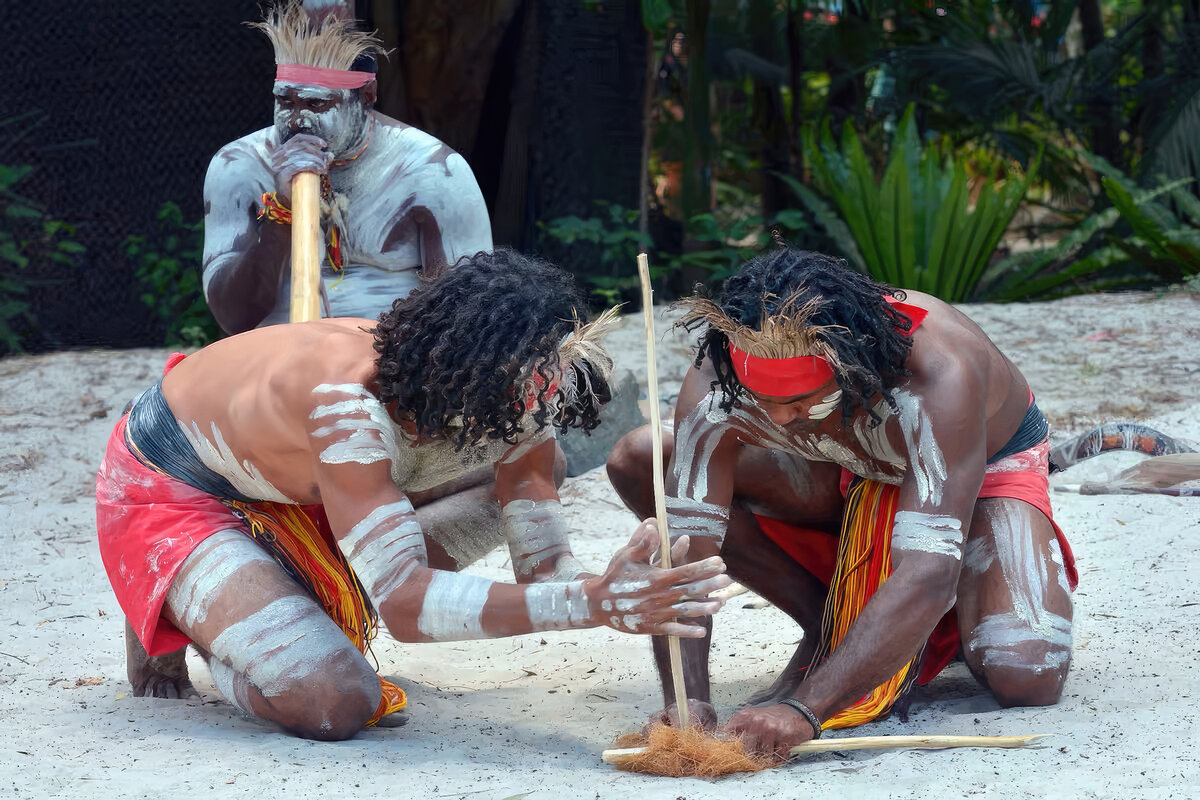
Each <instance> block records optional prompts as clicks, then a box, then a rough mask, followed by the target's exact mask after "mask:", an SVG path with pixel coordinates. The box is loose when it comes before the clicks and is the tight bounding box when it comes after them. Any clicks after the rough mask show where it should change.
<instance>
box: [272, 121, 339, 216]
mask: <svg viewBox="0 0 1200 800" xmlns="http://www.w3.org/2000/svg"><path fill="white" fill-rule="evenodd" d="M328 147H329V143H328V142H326V141H325V140H324V139H322V138H320V137H318V136H313V135H312V134H311V133H297V134H296V135H295V136H293V137H292V138H290V139H288V140H287V141H286V142H284V143H283V144H281V145H280V146H279V147H277V148H276V149H275V152H274V153H272V154H271V171H272V172H274V173H275V196H276V197H277V198H278V199H279V202H281V203H283V204H284V205H286V206H289V207H290V206H291V204H292V179H293V178H295V177H296V175H297V174H299V173H301V172H315V173H316V174H318V175H324V174H325V173H326V172H328V171H329V165H330V164H332V163H333V154H332V153H330V152H329V150H328Z"/></svg>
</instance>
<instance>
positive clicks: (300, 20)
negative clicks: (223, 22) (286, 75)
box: [246, 0, 387, 70]
mask: <svg viewBox="0 0 1200 800" xmlns="http://www.w3.org/2000/svg"><path fill="white" fill-rule="evenodd" d="M246 24H247V25H249V26H250V27H251V28H257V29H258V30H260V31H262V32H263V33H265V34H266V35H267V38H268V39H270V40H271V46H272V47H273V48H274V49H275V63H276V64H301V65H303V66H306V67H316V68H318V69H335V70H349V69H350V68H351V67H352V66H353V65H354V61H355V59H357V58H358V57H359V56H364V55H367V54H370V53H378V54H379V55H382V56H387V51H386V50H384V48H383V44H382V42H380V40H379V37H378V36H376V35H375V34H374V33H365V32H363V31H359V30H356V29H355V27H354V26H355V21H354V20H352V19H340V18H338V17H336V16H334V15H332V14H331V15H329V16H327V17H325V19H324V20H323V21H322V22H321V23H320V24H314V23H313V21H312V20H311V19H310V18H309V16H308V12H306V11H305V10H304V5H303V3H301V2H300V0H289V2H286V3H281V4H278V5H275V6H273V7H272V8H270V9H268V10H267V12H266V14H265V15H264V17H263V21H262V22H247V23H246Z"/></svg>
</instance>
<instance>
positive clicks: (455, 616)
mask: <svg viewBox="0 0 1200 800" xmlns="http://www.w3.org/2000/svg"><path fill="white" fill-rule="evenodd" d="M432 574H433V577H432V578H431V579H430V581H429V588H427V589H426V590H425V602H424V604H423V605H422V606H421V615H420V616H419V617H417V630H419V631H420V632H421V633H422V634H424V635H425V636H428V637H429V638H430V639H432V640H434V641H438V642H451V641H457V640H461V639H482V638H484V637H485V636H486V634H485V633H484V631H483V624H482V622H481V621H480V620H481V618H482V616H483V605H484V603H486V602H487V598H488V592H489V591H490V590H491V588H492V582H491V581H489V580H487V579H485V578H480V577H477V576H475V575H462V574H455V573H452V572H443V571H441V570H434V571H433V573H432Z"/></svg>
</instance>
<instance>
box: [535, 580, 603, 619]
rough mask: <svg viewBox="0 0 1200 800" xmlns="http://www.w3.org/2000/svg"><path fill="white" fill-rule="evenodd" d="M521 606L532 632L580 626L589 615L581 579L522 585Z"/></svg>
mask: <svg viewBox="0 0 1200 800" xmlns="http://www.w3.org/2000/svg"><path fill="white" fill-rule="evenodd" d="M525 609H526V610H527V611H528V612H529V621H530V622H531V623H532V624H533V629H534V630H535V631H552V630H566V629H568V628H577V627H583V626H584V625H586V623H587V621H588V616H589V612H588V601H587V593H586V592H585V591H584V589H583V581H573V582H571V583H535V584H532V585H530V586H526V587H525Z"/></svg>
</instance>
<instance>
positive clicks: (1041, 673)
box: [983, 664, 1067, 708]
mask: <svg viewBox="0 0 1200 800" xmlns="http://www.w3.org/2000/svg"><path fill="white" fill-rule="evenodd" d="M983 675H984V680H985V681H987V686H988V689H989V690H990V691H991V692H992V695H993V696H994V697H995V698H996V702H997V703H999V704H1000V705H1001V706H1003V707H1005V708H1010V707H1012V706H1052V705H1054V704H1055V703H1057V702H1058V700H1059V698H1060V697H1061V696H1062V690H1063V684H1065V683H1066V681H1067V665H1066V664H1064V665H1062V666H1061V667H1057V668H1054V667H1046V666H1041V665H1031V666H1028V667H991V668H988V667H984V669H983Z"/></svg>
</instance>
